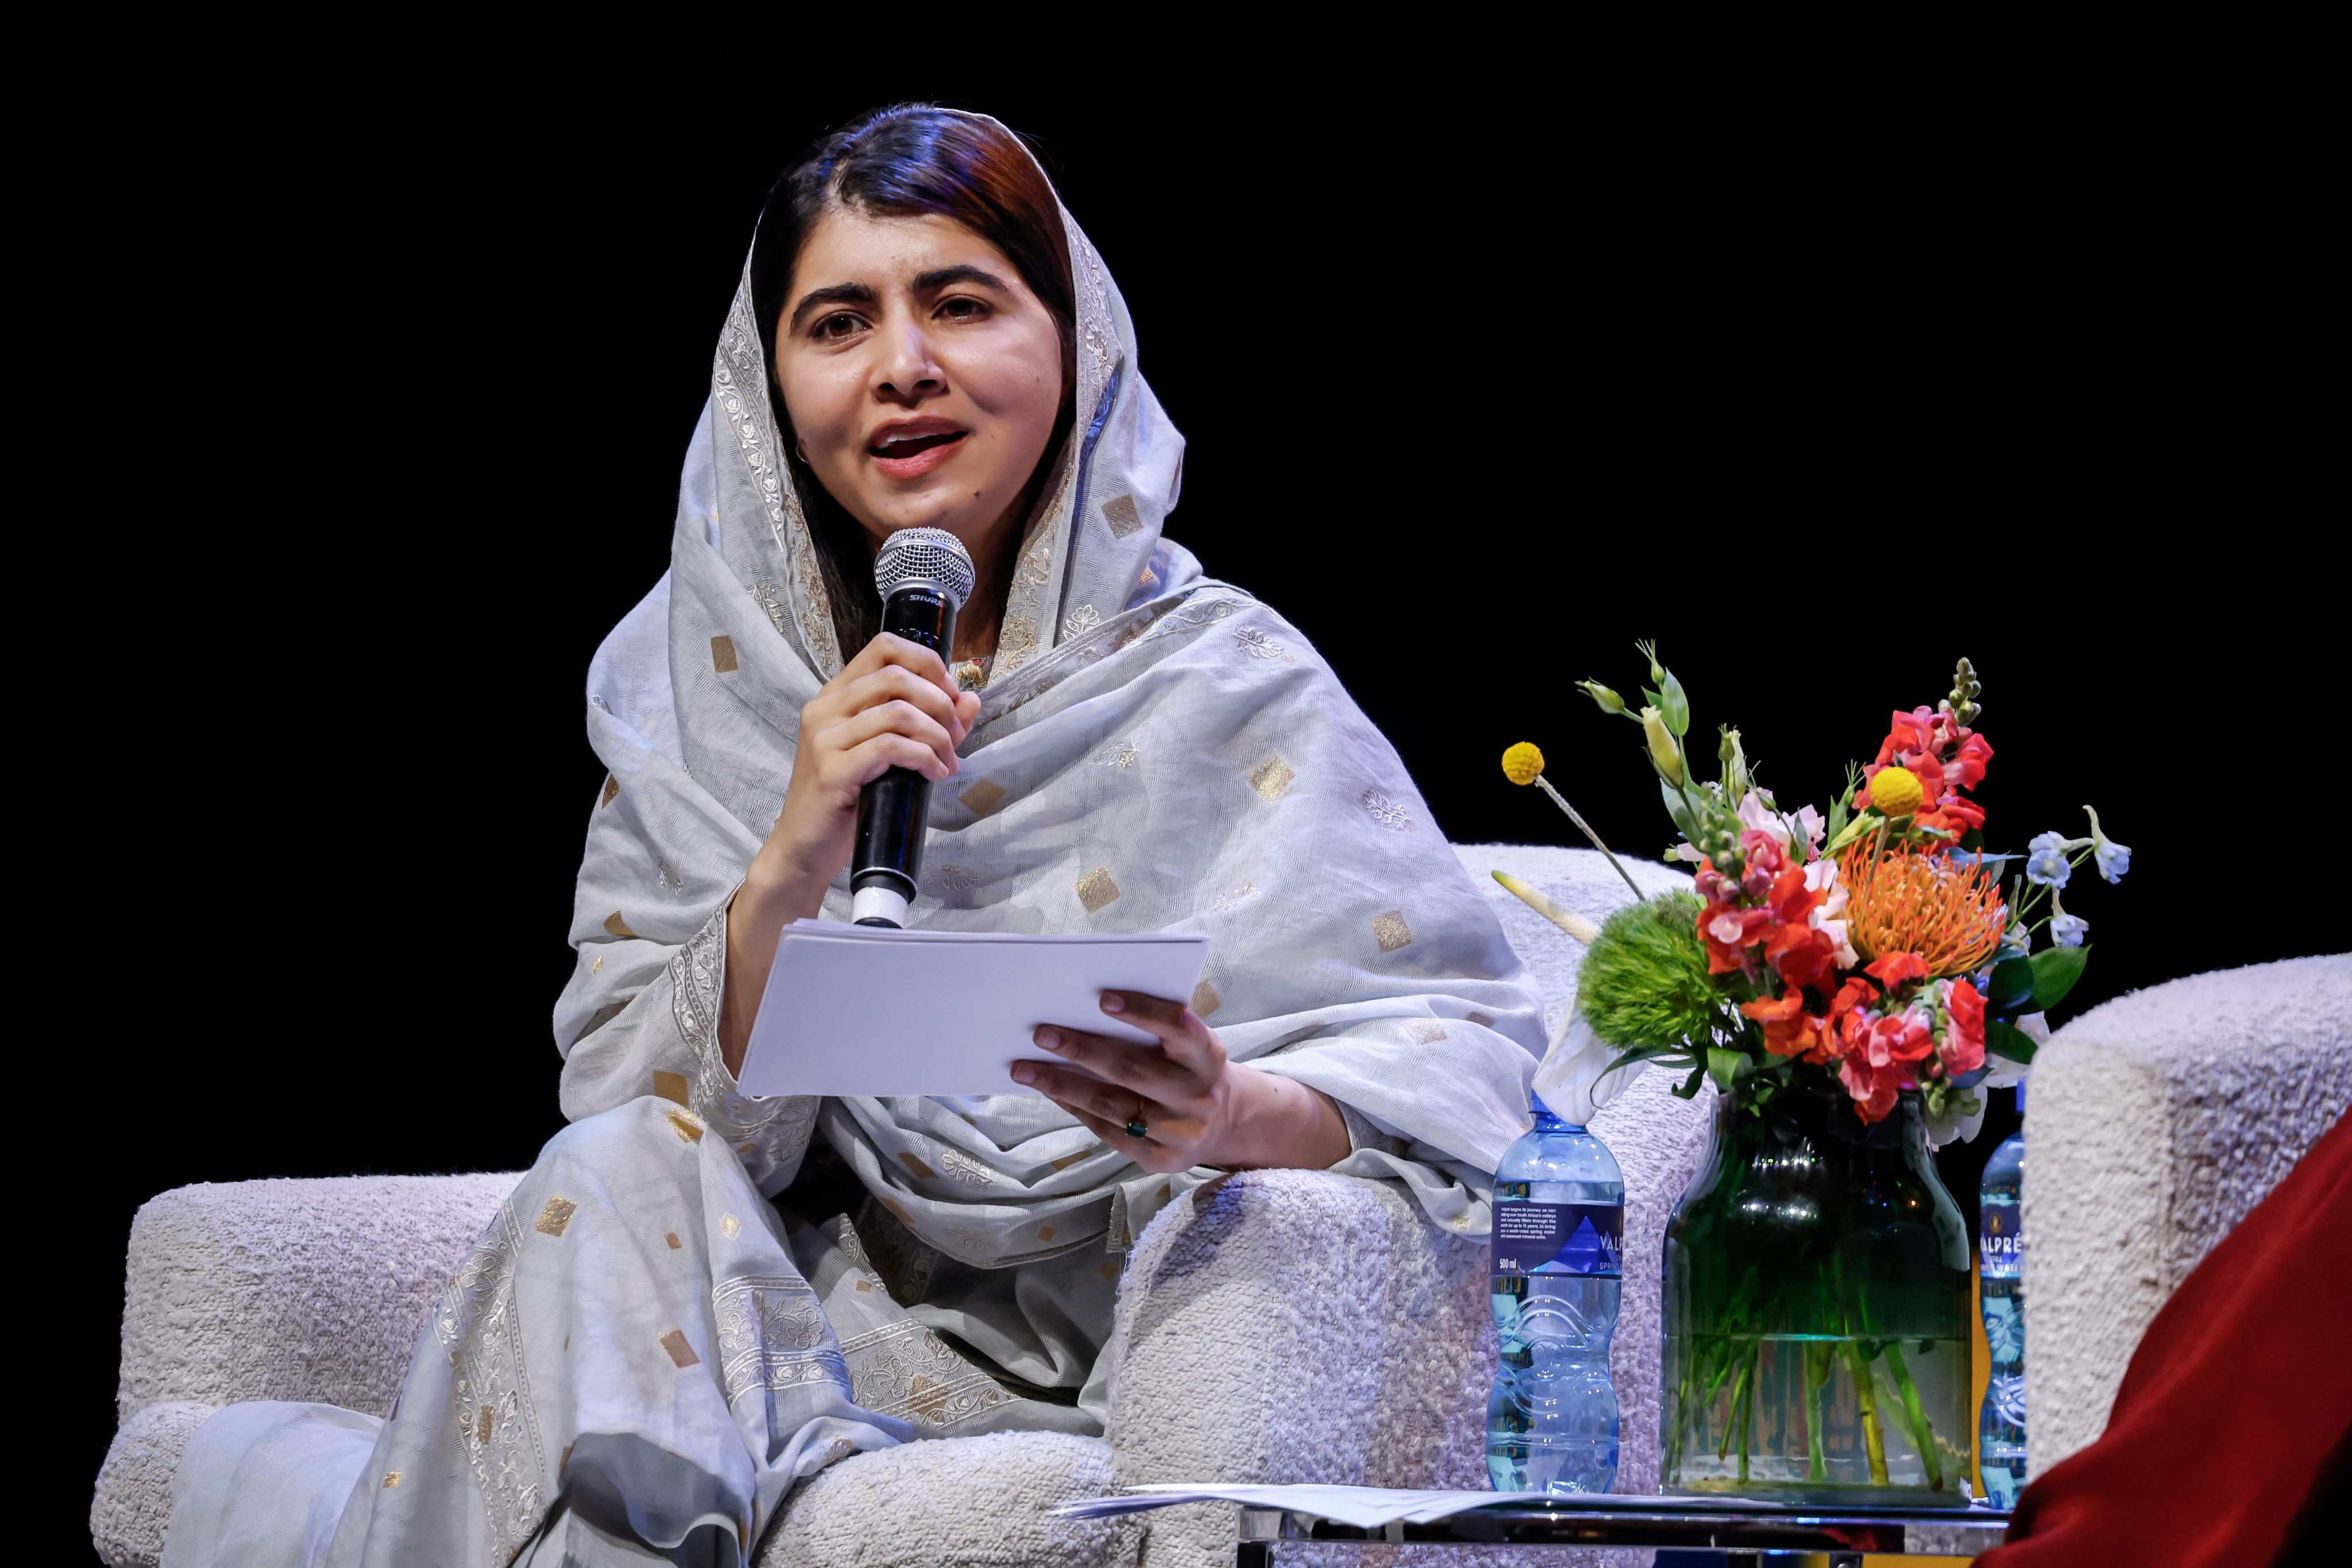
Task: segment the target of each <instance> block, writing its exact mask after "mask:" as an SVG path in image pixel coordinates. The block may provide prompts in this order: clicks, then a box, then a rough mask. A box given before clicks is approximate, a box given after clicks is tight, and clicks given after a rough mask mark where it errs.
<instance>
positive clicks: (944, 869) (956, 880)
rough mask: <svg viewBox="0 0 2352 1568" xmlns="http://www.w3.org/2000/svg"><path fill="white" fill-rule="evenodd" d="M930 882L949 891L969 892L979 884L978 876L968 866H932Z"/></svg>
mask: <svg viewBox="0 0 2352 1568" xmlns="http://www.w3.org/2000/svg"><path fill="white" fill-rule="evenodd" d="M929 880H930V881H931V883H932V884H933V885H934V886H936V887H938V888H940V889H942V890H944V891H947V892H950V893H969V892H971V891H972V890H973V889H976V888H978V887H979V886H980V876H979V874H978V873H977V872H975V871H973V870H972V869H971V868H970V867H968V866H934V867H932V868H931V875H930V878H929Z"/></svg>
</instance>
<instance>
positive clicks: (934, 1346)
mask: <svg viewBox="0 0 2352 1568" xmlns="http://www.w3.org/2000/svg"><path fill="white" fill-rule="evenodd" d="M900 1340H910V1341H912V1343H910V1344H905V1345H901V1344H898V1343H897V1342H898V1341H900ZM841 1353H842V1356H843V1358H844V1359H845V1361H846V1362H847V1363H848V1364H849V1378H850V1390H851V1393H850V1397H851V1398H852V1399H854V1400H855V1401H856V1403H857V1404H858V1405H860V1406H862V1407H863V1408H865V1409H867V1410H871V1411H874V1412H876V1413H877V1414H878V1415H895V1416H898V1418H899V1419H901V1420H904V1421H908V1422H912V1423H914V1424H916V1425H918V1426H926V1427H929V1428H930V1429H932V1430H933V1431H944V1430H945V1429H946V1428H948V1427H950V1426H956V1425H958V1424H959V1423H961V1422H964V1421H969V1420H971V1418H972V1417H973V1416H975V1415H979V1414H981V1413H982V1411H985V1410H993V1409H995V1408H996V1407H997V1406H999V1405H1011V1404H1013V1402H1014V1401H1015V1400H1017V1399H1018V1398H1019V1397H1020V1395H1018V1394H1014V1393H1013V1391H1012V1390H1011V1389H1008V1388H1006V1387H1005V1386H1004V1385H1003V1384H1001V1383H999V1382H997V1381H996V1379H994V1378H993V1377H991V1376H990V1375H989V1374H988V1373H985V1372H982V1370H981V1369H980V1368H978V1367H976V1366H974V1365H972V1364H971V1363H970V1362H968V1361H966V1360H964V1358H963V1357H961V1356H960V1355H958V1354H957V1353H956V1352H955V1349H954V1347H953V1346H951V1345H950V1344H949V1343H948V1342H946V1341H945V1340H943V1339H941V1338H940V1336H939V1335H937V1334H935V1333H933V1332H932V1331H930V1330H929V1329H928V1328H926V1327H925V1326H924V1325H923V1324H921V1323H919V1322H917V1321H914V1320H912V1319H907V1320H904V1321H899V1322H895V1323H885V1324H883V1325H882V1326H881V1327H880V1328H878V1329H869V1330H867V1331H866V1332H864V1333H862V1334H857V1335H854V1336H853V1337H851V1338H849V1339H847V1340H845V1341H843V1342H842V1346H841ZM925 1376H929V1377H931V1380H932V1384H933V1386H932V1387H930V1388H929V1389H926V1390H924V1391H923V1392H922V1393H921V1394H916V1393H915V1380H916V1379H917V1378H919V1377H925Z"/></svg>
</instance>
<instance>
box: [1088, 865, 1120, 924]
mask: <svg viewBox="0 0 2352 1568" xmlns="http://www.w3.org/2000/svg"><path fill="white" fill-rule="evenodd" d="M1117 898H1118V883H1117V882H1114V881H1112V880H1111V877H1110V868H1109V867H1108V866H1097V867H1096V868H1094V869H1093V870H1091V871H1089V872H1087V874H1086V875H1085V876H1083V877H1081V878H1079V879H1078V902H1080V903H1082V904H1084V905H1085V906H1086V907H1087V913H1088V914H1093V913H1095V912H1096V911H1097V910H1100V909H1101V908H1102V907H1103V906H1104V905H1105V904H1108V903H1109V902H1110V901H1111V900H1114V899H1117Z"/></svg>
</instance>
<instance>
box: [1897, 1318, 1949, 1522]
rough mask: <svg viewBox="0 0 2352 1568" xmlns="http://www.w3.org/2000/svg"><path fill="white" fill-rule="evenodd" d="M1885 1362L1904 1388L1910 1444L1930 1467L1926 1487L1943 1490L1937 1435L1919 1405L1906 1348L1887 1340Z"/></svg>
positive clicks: (1941, 1463) (1916, 1388)
mask: <svg viewBox="0 0 2352 1568" xmlns="http://www.w3.org/2000/svg"><path fill="white" fill-rule="evenodd" d="M1886 1365H1887V1368H1888V1370H1890V1371H1892V1372H1893V1373H1895V1387H1897V1388H1899V1389H1901V1390H1902V1391H1903V1425H1904V1426H1905V1427H1906V1429H1907V1430H1908V1431H1909V1433H1910V1434H1911V1446H1912V1447H1915V1448H1916V1449H1918V1450H1919V1460H1920V1462H1921V1463H1922V1464H1924V1465H1926V1466H1927V1489H1928V1490H1929V1491H1931V1492H1939V1491H1942V1490H1943V1489H1944V1466H1943V1462H1942V1461H1941V1460H1940V1459H1938V1458H1937V1457H1936V1434H1935V1431H1934V1429H1933V1428H1932V1427H1930V1426H1928V1425H1927V1412H1926V1411H1925V1410H1922V1409H1921V1408H1920V1407H1919V1385H1918V1384H1915V1383H1913V1382H1912V1381H1911V1368H1910V1365H1909V1363H1906V1362H1905V1361H1904V1359H1903V1347H1902V1346H1901V1345H1898V1344H1896V1343H1895V1342H1894V1341H1892V1340H1889V1341H1887V1342H1886Z"/></svg>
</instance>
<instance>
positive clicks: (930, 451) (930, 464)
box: [867, 430, 971, 479]
mask: <svg viewBox="0 0 2352 1568" xmlns="http://www.w3.org/2000/svg"><path fill="white" fill-rule="evenodd" d="M969 435H971V431H969V430H950V431H943V432H941V433H940V434H939V435H937V436H918V437H915V438H914V439H913V440H911V441H892V442H889V443H887V445H885V446H884V447H881V449H879V450H878V451H871V452H869V453H868V454H867V455H868V456H869V457H871V458H873V459H874V466H875V467H876V468H879V469H881V470H882V472H883V473H884V474H886V475H887V476H888V477H889V478H891V479H913V478H914V477H915V476H916V475H918V474H928V473H929V472H930V471H931V470H932V469H933V468H938V467H939V466H940V464H941V463H944V462H946V461H947V460H948V459H949V458H951V457H953V456H955V454H956V451H957V449H958V448H959V447H961V446H962V444H963V438H964V437H967V436H969Z"/></svg>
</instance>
